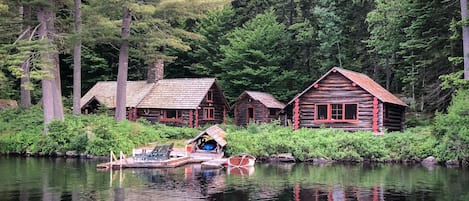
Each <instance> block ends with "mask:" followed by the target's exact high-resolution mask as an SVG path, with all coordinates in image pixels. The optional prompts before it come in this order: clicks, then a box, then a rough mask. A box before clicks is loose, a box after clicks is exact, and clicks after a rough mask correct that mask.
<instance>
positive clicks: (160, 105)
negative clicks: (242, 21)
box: [81, 61, 229, 128]
mask: <svg viewBox="0 0 469 201" xmlns="http://www.w3.org/2000/svg"><path fill="white" fill-rule="evenodd" d="M163 68H164V66H163V63H162V61H160V62H159V63H157V64H156V65H155V66H154V67H151V68H150V69H149V71H148V80H146V81H128V82H127V97H126V109H127V119H129V120H132V121H135V120H136V119H138V118H145V119H147V120H148V121H150V122H152V123H155V122H158V123H165V124H170V125H175V126H189V127H191V128H192V127H198V126H199V125H205V124H220V123H224V122H225V119H226V113H227V109H229V105H228V102H227V101H226V99H225V96H224V95H223V92H222V90H221V88H220V86H219V85H218V83H217V80H216V79H215V78H176V79H163V75H162V74H163ZM116 87H117V83H116V81H106V82H98V83H96V84H95V85H94V86H93V87H92V88H91V89H90V90H89V91H88V92H87V93H86V94H85V95H84V96H83V97H82V98H81V109H82V113H84V114H88V113H94V112H96V110H97V108H98V107H99V106H101V107H105V108H107V109H109V110H110V112H111V114H114V111H115V96H116Z"/></svg>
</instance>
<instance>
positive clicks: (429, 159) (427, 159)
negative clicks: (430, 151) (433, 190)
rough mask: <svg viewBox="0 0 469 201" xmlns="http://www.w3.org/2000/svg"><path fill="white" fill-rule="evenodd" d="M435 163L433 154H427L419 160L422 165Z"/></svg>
mask: <svg viewBox="0 0 469 201" xmlns="http://www.w3.org/2000/svg"><path fill="white" fill-rule="evenodd" d="M437 163H438V161H436V158H435V157H433V156H429V157H427V158H425V159H423V161H422V162H421V164H422V165H424V166H433V165H436V164H437Z"/></svg>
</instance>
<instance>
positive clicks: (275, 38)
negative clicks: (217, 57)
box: [217, 11, 301, 101]
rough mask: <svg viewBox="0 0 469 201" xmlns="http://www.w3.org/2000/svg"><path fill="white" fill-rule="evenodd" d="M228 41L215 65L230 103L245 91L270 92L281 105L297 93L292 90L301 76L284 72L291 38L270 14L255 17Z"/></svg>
mask: <svg viewBox="0 0 469 201" xmlns="http://www.w3.org/2000/svg"><path fill="white" fill-rule="evenodd" d="M227 38H228V41H229V44H228V45H222V47H221V51H222V53H223V55H224V58H223V60H221V61H220V62H219V63H217V65H218V66H219V67H220V68H221V69H222V70H223V72H222V73H221V75H219V77H221V78H222V79H221V83H222V86H223V88H224V92H225V94H226V95H227V97H228V98H229V99H230V100H232V101H234V100H235V98H236V97H237V96H238V95H239V94H240V93H241V92H242V91H244V90H259V91H266V92H270V93H272V94H273V95H275V96H276V97H277V98H279V99H280V100H283V101H285V100H288V99H289V98H290V97H291V96H292V95H293V94H294V93H296V92H297V91H296V90H291V89H292V88H295V87H294V86H298V84H297V83H296V82H297V81H298V80H301V75H298V74H296V73H295V71H292V70H290V69H288V68H286V66H287V61H288V58H287V55H290V53H289V50H288V49H287V48H286V47H287V46H288V43H289V41H290V36H289V34H288V32H287V31H286V27H285V25H283V24H279V23H278V22H277V21H276V18H275V15H274V14H273V12H272V11H270V12H267V13H265V14H260V15H258V16H257V17H256V18H254V19H252V20H251V21H249V22H247V23H246V24H245V25H244V26H243V27H242V28H237V29H235V30H234V31H233V32H231V33H229V34H228V36H227ZM288 86H289V87H288Z"/></svg>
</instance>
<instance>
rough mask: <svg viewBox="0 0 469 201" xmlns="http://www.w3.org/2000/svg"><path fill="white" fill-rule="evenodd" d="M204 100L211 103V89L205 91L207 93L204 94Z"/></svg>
mask: <svg viewBox="0 0 469 201" xmlns="http://www.w3.org/2000/svg"><path fill="white" fill-rule="evenodd" d="M205 101H206V102H207V103H213V89H210V90H208V91H207V94H206V95H205Z"/></svg>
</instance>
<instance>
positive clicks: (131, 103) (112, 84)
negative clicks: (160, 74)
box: [80, 81, 154, 108]
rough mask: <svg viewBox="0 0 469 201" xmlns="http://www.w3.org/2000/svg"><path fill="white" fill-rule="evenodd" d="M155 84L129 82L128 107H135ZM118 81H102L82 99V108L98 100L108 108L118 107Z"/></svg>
mask: <svg viewBox="0 0 469 201" xmlns="http://www.w3.org/2000/svg"><path fill="white" fill-rule="evenodd" d="M153 85H154V83H147V82H146V81H127V92H126V93H127V98H126V104H125V106H126V107H135V105H137V104H138V103H139V102H140V101H141V100H142V98H143V97H144V96H145V94H146V93H148V90H149V89H151V87H152V86H153ZM116 88H117V82H116V81H100V82H97V83H96V84H95V85H94V86H93V87H92V88H91V89H90V90H89V91H88V92H87V93H86V94H85V95H84V96H83V97H82V98H81V101H80V107H83V106H85V105H86V104H88V103H89V102H90V101H91V100H93V99H96V100H97V101H98V102H99V103H101V104H103V105H104V106H106V107H108V108H115V107H116Z"/></svg>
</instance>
